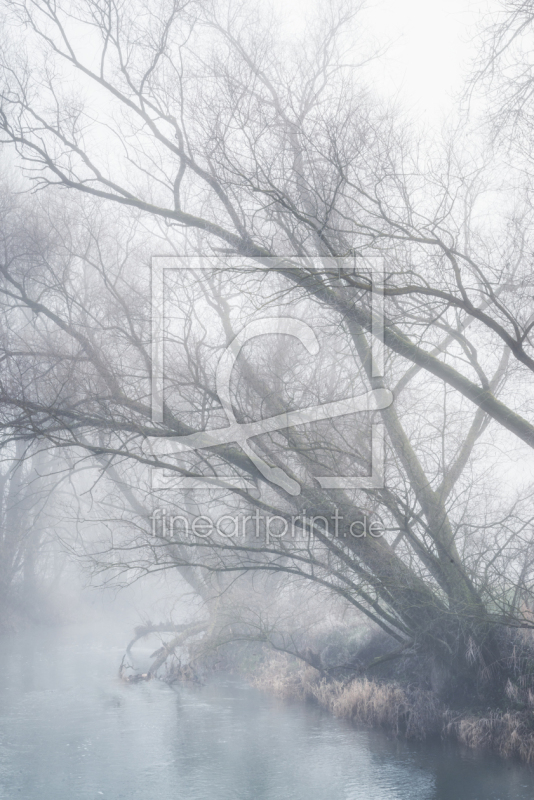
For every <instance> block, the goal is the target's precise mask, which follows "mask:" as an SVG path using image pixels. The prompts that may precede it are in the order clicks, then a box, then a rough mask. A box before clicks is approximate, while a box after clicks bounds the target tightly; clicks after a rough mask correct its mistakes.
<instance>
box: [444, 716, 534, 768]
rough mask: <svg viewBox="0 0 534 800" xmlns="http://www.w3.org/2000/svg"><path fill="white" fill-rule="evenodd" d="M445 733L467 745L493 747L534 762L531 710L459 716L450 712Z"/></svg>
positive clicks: (483, 747) (502, 753) (480, 747)
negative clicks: (484, 715) (454, 715)
mask: <svg viewBox="0 0 534 800" xmlns="http://www.w3.org/2000/svg"><path fill="white" fill-rule="evenodd" d="M448 716H449V721H448V722H446V724H445V725H444V731H443V732H444V734H445V735H448V736H452V737H454V738H456V739H457V740H458V741H459V742H461V744H463V745H465V746H466V747H471V748H475V749H479V750H481V749H484V750H489V749H491V750H494V751H496V752H498V753H499V754H500V755H502V756H505V757H510V756H515V757H519V758H520V759H521V760H522V761H526V762H527V763H529V764H531V763H533V762H534V715H533V713H532V712H531V711H513V712H510V711H507V712H500V711H493V712H490V713H489V714H488V716H486V717H474V716H460V717H456V718H454V719H452V718H450V717H451V716H452V715H451V714H450V712H449V715H448Z"/></svg>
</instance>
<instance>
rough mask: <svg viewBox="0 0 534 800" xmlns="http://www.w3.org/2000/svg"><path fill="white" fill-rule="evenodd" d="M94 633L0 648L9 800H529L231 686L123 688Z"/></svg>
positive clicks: (508, 787)
mask: <svg viewBox="0 0 534 800" xmlns="http://www.w3.org/2000/svg"><path fill="white" fill-rule="evenodd" d="M122 644H123V642H121V641H119V639H118V637H117V635H116V634H113V635H111V634H110V632H109V631H108V632H105V633H102V632H101V631H99V630H95V629H94V628H89V629H85V628H79V629H73V628H64V629H59V630H53V631H46V632H44V631H39V632H37V633H35V632H33V633H24V634H16V635H8V636H3V637H1V639H0V798H1V800H14V798H23V800H102V798H107V799H108V800H119V799H120V798H128V800H169V798H177V800H178V798H179V799H180V800H181V799H182V798H183V800H527V798H528V800H532V798H533V797H534V771H532V770H531V769H530V768H528V767H526V766H523V765H521V764H517V763H515V762H507V761H505V760H502V759H499V758H497V757H495V756H491V755H488V754H480V753H465V752H461V751H459V750H458V748H456V747H455V746H454V745H452V744H445V745H444V744H442V743H440V742H433V743H408V742H405V741H403V740H399V739H396V738H394V737H391V736H388V735H386V734H385V733H383V732H381V731H375V730H368V729H364V728H362V727H357V726H353V725H351V724H349V723H347V722H345V721H343V720H338V719H333V718H332V717H331V716H330V715H328V714H327V713H326V712H324V711H322V710H321V709H319V708H317V707H315V706H313V705H305V704H301V703H287V702H282V701H280V700H278V699H276V698H273V697H270V696H269V695H266V694H264V693H262V692H259V691H257V690H255V689H253V688H250V687H248V686H246V685H244V684H243V683H242V682H240V681H238V680H236V679H235V678H231V677H228V676H226V677H224V676H221V677H217V678H215V679H213V680H210V681H208V682H207V683H206V685H204V686H194V685H186V684H180V685H176V686H173V687H169V686H167V685H165V684H163V683H160V682H158V681H153V682H151V683H143V684H137V685H130V684H123V683H120V682H119V681H118V679H117V667H118V664H119V663H120V660H121V657H122V653H123V649H122V646H121V645H122Z"/></svg>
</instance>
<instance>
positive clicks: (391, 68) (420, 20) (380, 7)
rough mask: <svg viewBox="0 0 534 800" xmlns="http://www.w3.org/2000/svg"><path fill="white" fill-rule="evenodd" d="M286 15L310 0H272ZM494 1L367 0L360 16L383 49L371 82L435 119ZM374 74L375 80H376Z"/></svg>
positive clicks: (448, 101)
mask: <svg viewBox="0 0 534 800" xmlns="http://www.w3.org/2000/svg"><path fill="white" fill-rule="evenodd" d="M274 2H275V5H278V6H279V8H280V9H281V10H282V14H283V15H284V16H285V17H286V19H290V18H291V17H293V18H294V19H295V18H296V19H297V20H298V17H299V15H303V14H305V13H307V12H308V13H309V12H310V10H311V9H310V7H311V6H312V5H313V3H311V2H310V0H274ZM499 7H500V2H499V0H368V4H367V10H366V11H365V12H364V19H365V20H366V21H367V23H368V28H369V32H370V33H371V35H372V36H373V38H374V39H375V40H376V41H377V43H378V44H380V46H384V45H386V44H388V43H389V45H390V46H389V49H388V51H387V54H386V55H385V56H383V57H381V58H380V59H379V61H378V62H377V63H376V64H375V65H374V66H373V73H372V75H373V83H375V87H376V88H377V89H379V90H380V91H381V92H384V93H386V94H387V95H389V96H391V97H398V99H399V100H400V101H401V102H402V104H403V105H404V106H405V107H406V108H407V109H409V110H410V111H411V112H412V114H413V115H414V116H416V117H418V118H420V119H421V120H423V119H427V121H428V122H429V123H430V124H438V123H439V121H440V120H441V119H442V118H443V117H444V116H446V115H447V114H448V113H449V111H450V109H451V108H452V106H453V97H454V95H455V94H457V93H459V92H460V91H461V89H462V86H463V76H464V75H465V74H466V72H467V70H468V68H469V64H470V62H471V61H472V59H473V58H474V56H475V55H476V53H477V47H478V46H479V45H480V39H475V34H476V27H475V26H476V25H477V23H478V24H480V23H481V22H482V21H483V20H486V21H487V20H488V19H489V17H488V15H489V13H495V11H496V10H497V9H498V8H499ZM375 76H376V80H375Z"/></svg>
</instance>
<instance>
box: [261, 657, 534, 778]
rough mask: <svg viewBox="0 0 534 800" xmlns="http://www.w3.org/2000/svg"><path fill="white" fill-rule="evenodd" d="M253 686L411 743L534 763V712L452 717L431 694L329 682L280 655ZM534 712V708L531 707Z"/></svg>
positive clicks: (388, 685)
mask: <svg viewBox="0 0 534 800" xmlns="http://www.w3.org/2000/svg"><path fill="white" fill-rule="evenodd" d="M253 682H254V684H255V685H256V686H257V687H258V688H260V689H264V690H266V691H269V692H271V693H274V694H276V695H278V696H279V697H282V698H284V699H298V700H314V701H316V702H317V703H319V705H321V706H322V707H323V708H326V709H328V710H329V711H330V712H331V713H332V714H334V715H335V716H338V717H343V718H344V719H350V720H354V721H357V722H362V723H365V724H367V725H372V726H374V727H381V728H385V729H387V730H390V731H394V732H395V733H396V734H398V735H399V734H402V735H404V736H406V737H407V738H412V739H424V738H426V737H427V736H431V735H440V736H442V737H443V738H453V739H456V740H457V741H458V742H460V743H461V744H462V745H464V746H466V747H469V748H473V749H485V750H493V751H494V752H497V753H499V754H500V755H502V756H504V757H510V756H514V757H518V758H520V759H521V760H523V761H526V762H527V763H534V710H533V709H532V708H528V709H526V710H521V711H506V712H505V711H493V712H489V713H488V714H487V715H486V716H475V715H473V714H472V713H467V712H466V713H463V714H462V713H460V714H458V713H457V712H453V711H451V710H450V709H447V708H446V707H444V706H443V705H442V703H441V702H440V701H439V699H438V698H437V696H436V694H435V693H434V692H431V691H427V690H424V689H417V688H409V687H404V686H402V685H401V684H399V683H396V682H378V681H373V680H369V679H368V678H366V677H362V678H355V679H353V680H351V681H348V682H347V681H345V682H344V681H328V680H325V679H324V678H322V677H321V675H320V673H319V672H318V671H317V670H315V669H313V668H312V667H308V666H304V665H301V664H299V663H297V662H295V661H294V660H293V659H290V658H289V657H286V656H283V655H280V654H277V655H276V656H274V657H273V658H271V659H269V660H268V661H267V662H266V663H265V664H264V665H263V666H262V669H261V671H260V672H259V673H256V675H255V677H254V681H253ZM532 705H533V706H534V703H533V704H532Z"/></svg>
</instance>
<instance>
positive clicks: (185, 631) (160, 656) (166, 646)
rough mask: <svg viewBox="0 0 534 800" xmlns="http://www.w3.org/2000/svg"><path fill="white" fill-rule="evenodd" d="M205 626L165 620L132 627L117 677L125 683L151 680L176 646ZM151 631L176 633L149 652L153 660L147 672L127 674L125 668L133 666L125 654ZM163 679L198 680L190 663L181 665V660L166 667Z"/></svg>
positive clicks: (170, 680) (206, 624)
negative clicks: (132, 632) (131, 635)
mask: <svg viewBox="0 0 534 800" xmlns="http://www.w3.org/2000/svg"><path fill="white" fill-rule="evenodd" d="M207 628H208V623H207V622H190V623H188V624H184V625H175V624H174V623H165V622H164V623H161V624H159V625H152V624H151V623H147V624H146V625H139V626H138V627H137V628H135V629H134V634H135V636H134V638H133V639H132V641H131V642H130V643H129V644H128V647H127V648H126V653H125V655H124V656H123V659H122V661H121V665H120V667H119V679H120V680H121V681H124V682H125V683H139V682H140V681H149V680H151V678H153V677H155V675H156V673H157V671H158V670H159V669H160V667H162V666H163V664H165V662H166V661H167V659H168V658H169V657H170V656H173V655H174V653H175V651H176V648H177V647H181V646H182V645H183V644H185V642H186V641H187V640H188V639H190V638H191V637H192V636H196V635H197V634H199V633H203V632H204V631H205V630H206V629H207ZM177 632H178V633H177ZM151 633H177V635H176V636H174V638H172V639H170V641H168V642H164V643H163V645H162V646H161V647H158V649H157V650H155V651H154V652H153V653H152V654H151V656H150V658H153V659H154V661H153V662H152V664H151V665H150V668H149V670H148V671H147V672H143V673H135V672H134V673H133V674H132V675H127V674H126V670H127V669H133V667H132V666H131V665H129V664H126V663H125V662H126V655H127V654H129V653H130V651H131V648H132V647H133V645H134V644H135V643H136V642H137V641H138V640H139V639H142V638H143V637H144V636H148V635H149V634H151ZM163 680H165V681H167V682H168V683H174V682H175V681H177V680H192V681H197V682H198V680H199V679H198V675H197V674H196V672H195V670H194V669H193V667H192V665H191V664H186V665H185V666H183V667H182V664H181V661H180V660H178V661H177V663H175V664H174V665H173V666H172V667H170V668H169V669H167V675H166V676H165V678H164V679H163Z"/></svg>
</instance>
